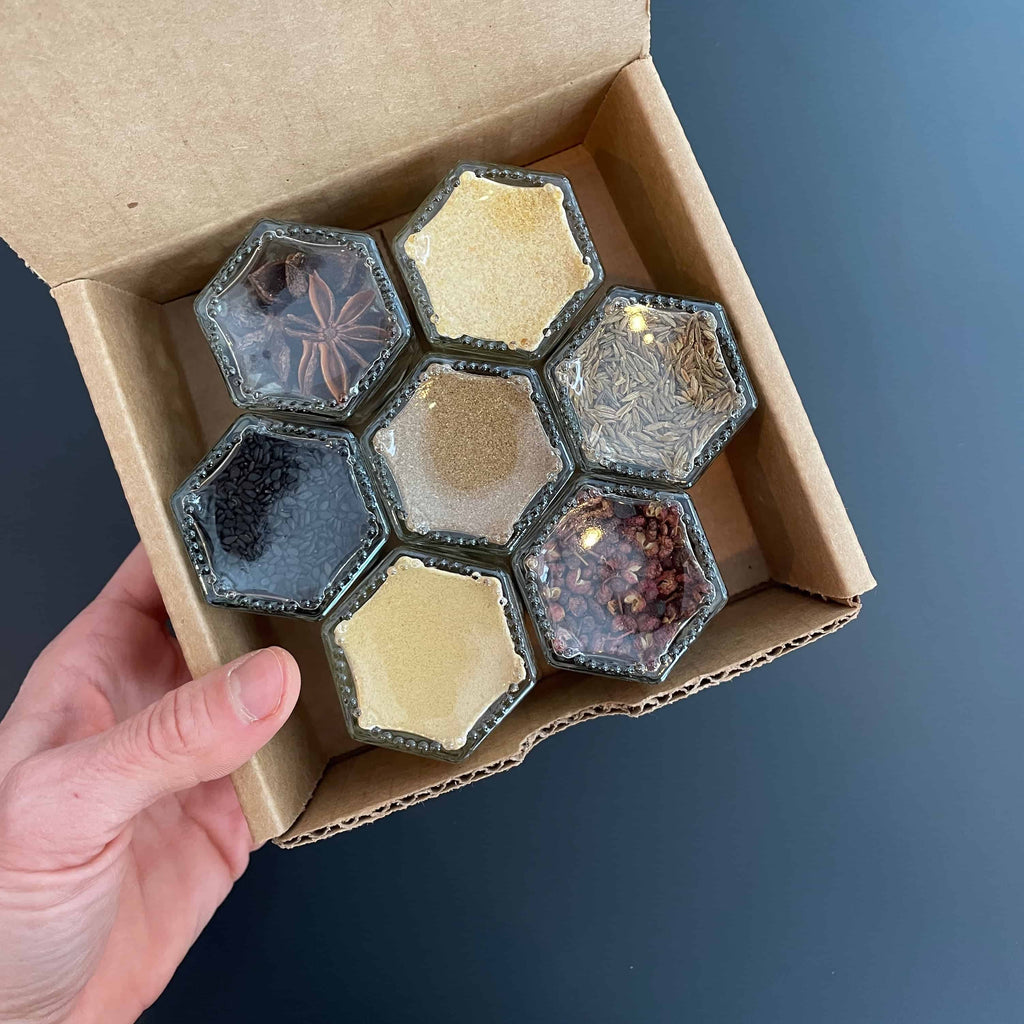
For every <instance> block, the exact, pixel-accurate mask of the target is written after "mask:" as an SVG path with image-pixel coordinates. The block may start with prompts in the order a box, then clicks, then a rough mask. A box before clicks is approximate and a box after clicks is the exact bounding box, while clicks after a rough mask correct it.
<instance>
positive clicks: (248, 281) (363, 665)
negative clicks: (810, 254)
mask: <svg viewBox="0 0 1024 1024" xmlns="http://www.w3.org/2000/svg"><path fill="white" fill-rule="evenodd" d="M394 252H395V256H396V260H397V263H398V266H399V267H400V268H401V270H402V273H403V274H404V276H405V282H406V284H407V286H408V287H409V291H410V294H411V296H412V299H413V305H414V308H415V310H416V314H417V316H418V318H419V321H420V326H421V327H422V329H423V332H424V337H425V346H423V347H425V348H426V349H427V350H428V351H427V353H426V354H425V355H424V356H423V358H422V359H421V360H420V361H419V362H418V363H417V365H415V366H414V367H413V369H412V370H411V371H410V372H408V373H407V374H406V375H405V377H404V379H403V378H402V364H401V363H400V362H396V361H395V356H396V355H397V353H398V352H399V351H400V350H401V349H402V348H403V347H404V346H406V345H407V344H408V343H409V341H410V337H411V331H410V328H409V320H408V318H407V317H406V314H405V312H404V310H403V308H402V304H401V300H400V299H399V297H398V292H397V289H396V287H395V284H394V283H393V282H392V280H391V279H390V277H389V275H388V271H387V268H386V266H385V265H384V263H383V261H382V259H381V256H380V251H379V250H378V248H377V246H376V244H375V242H374V241H373V239H372V238H371V237H370V236H368V235H363V234H360V233H358V232H352V231H342V230H338V229H333V228H317V227H309V226H305V225H301V224H292V223H284V222H274V221H263V222H261V223H259V224H257V225H256V227H255V228H254V229H253V230H252V231H251V232H250V233H249V235H248V237H247V238H246V239H245V241H244V242H243V243H242V245H241V246H240V247H239V248H238V249H237V250H236V251H235V253H234V254H233V255H232V256H231V258H230V259H229V260H228V262H227V263H226V264H225V266H224V267H223V268H222V270H221V271H220V273H219V274H217V276H216V277H215V278H214V280H213V281H212V282H211V283H210V284H209V285H208V286H207V287H206V288H205V289H203V291H202V292H200V294H199V296H198V297H197V299H196V303H195V309H196V314H197V316H198V319H199V322H200V325H201V326H202V328H203V331H204V334H205V335H206V338H207V340H208V341H209V343H210V346H211V348H212V349H213V351H214V353H215V355H216V357H217V360H218V363H219V365H220V366H221V369H222V371H223V373H224V377H225V380H226V382H227V384H228V386H229V389H230V392H231V397H232V399H233V400H234V401H235V402H236V404H239V405H242V406H244V407H247V408H251V409H273V410H276V411H277V412H278V413H281V412H290V413H292V414H293V415H296V416H299V417H305V419H303V418H300V419H297V420H296V421H295V422H288V421H285V420H272V419H269V418H267V417H265V416H261V415H256V414H255V413H248V414H246V415H243V416H242V417H240V418H239V419H238V420H237V421H236V423H235V424H234V425H233V426H232V427H231V428H230V430H229V431H228V432H227V434H226V435H225V436H224V437H223V438H222V439H221V440H220V442H218V444H217V445H216V446H215V447H214V448H213V450H212V451H211V452H210V453H209V454H208V456H207V457H206V458H205V459H204V460H203V462H202V463H201V464H200V466H199V467H197V469H196V470H195V471H194V472H193V473H192V475H191V476H190V477H189V478H188V479H187V480H186V481H185V482H184V483H183V484H182V485H181V487H180V488H179V489H178V490H177V491H176V492H175V494H174V496H173V499H172V505H173V508H174V513H175V516H176V519H177V521H178V524H179V528H180V530H181V532H182V537H183V539H184V541H185V545H186V549H187V551H188V554H189V557H190V559H191V561H192V564H193V567H194V569H195V571H196V574H197V577H198V579H199V582H200V585H201V587H202V589H203V593H204V595H205V597H206V598H207V600H209V601H210V602H212V603H216V604H225V605H230V606H233V607H238V608H244V609H247V610H250V611H256V612H264V613H271V614H282V615H294V616H301V617H309V618H320V617H322V616H323V615H325V614H326V615H327V616H328V617H327V620H326V623H325V625H324V627H323V643H324V648H325V651H326V655H327V659H328V662H329V663H330V667H331V671H332V673H333V675H334V678H335V682H336V685H337V688H338V695H339V699H340V701H341V706H342V711H343V714H344V717H345V723H346V726H347V728H348V730H349V732H350V734H351V735H352V737H353V738H354V739H356V740H359V741H361V742H364V743H370V744H375V745H379V746H385V747H391V748H393V749H396V750H401V751H403V752H407V753H412V754H418V755H423V756H427V757H432V758H436V759H440V760H449V761H458V760H462V759H464V758H465V757H467V756H468V755H469V754H470V753H472V751H473V750H475V749H476V747H477V746H478V745H479V743H480V742H481V741H482V740H483V739H484V737H485V736H486V735H487V734H488V733H489V732H490V731H491V730H493V729H494V728H495V727H496V726H497V725H498V724H499V723H500V722H501V721H502V719H503V718H504V717H505V716H506V715H507V714H508V713H509V711H511V709H512V708H513V707H514V706H515V705H516V704H517V703H518V702H519V701H520V700H521V699H522V698H523V697H524V696H525V695H526V693H527V691H529V690H530V688H531V687H532V685H533V682H534V680H535V671H534V668H533V656H532V653H531V651H530V645H529V642H528V641H527V639H526V633H525V629H524V625H523V621H522V617H521V613H520V610H519V597H518V596H517V587H518V593H521V595H522V597H523V599H524V601H525V605H526V608H527V609H528V613H529V615H530V617H531V621H532V625H533V629H534V632H535V634H536V636H537V638H538V640H539V643H540V647H541V653H542V655H543V658H544V661H545V662H546V663H547V664H548V665H550V666H552V667H555V668H567V669H575V670H579V671H585V672H588V673H601V674H605V675H609V676H612V677H621V678H626V679H629V680H635V681H641V682H655V683H656V682H659V681H661V680H663V679H664V678H665V676H666V675H667V674H668V673H669V671H670V670H671V668H672V666H673V665H674V664H675V662H676V661H677V660H678V658H679V657H680V656H681V655H682V654H683V652H684V651H685V650H686V649H687V648H688V647H689V646H690V645H691V644H692V643H693V642H694V641H695V640H696V639H697V636H698V634H699V633H700V631H701V629H702V628H703V627H704V626H705V625H706V624H707V622H708V621H709V620H710V618H711V617H712V616H713V615H714V614H715V613H716V612H718V611H719V610H720V609H721V607H722V606H723V605H724V604H725V602H726V591H725V585H724V583H723V582H722V577H721V574H720V572H719V570H718V567H717V565H716V564H715V560H714V556H713V555H712V553H711V549H710V546H709V545H708V542H707V538H706V536H705V534H704V531H703V529H702V527H701V524H700V522H699V520H698V519H697V514H696V512H695V510H694V508H693V505H692V503H691V502H690V500H689V498H688V497H687V495H686V494H685V493H683V492H682V491H679V490H675V491H671V490H666V491H659V490H651V489H648V488H645V487H641V486H638V485H637V484H635V483H631V482H630V480H629V479H628V478H630V477H639V478H642V479H649V480H656V481H663V482H667V483H670V484H673V485H675V486H676V487H679V486H683V487H685V486H688V485H689V484H691V483H692V482H693V481H694V480H695V479H696V478H697V476H698V475H699V474H700V472H701V471H702V470H703V469H704V468H705V467H706V466H707V465H708V463H709V462H710V460H711V459H712V458H713V457H714V455H715V454H716V453H717V452H718V451H719V450H720V449H721V447H722V445H724V444H725V442H726V441H727V440H728V439H729V438H730V437H731V436H732V434H733V433H735V431H736V430H737V429H738V428H739V427H740V425H741V424H742V423H743V422H744V421H745V420H746V418H747V417H748V416H749V415H750V413H751V412H752V411H753V409H754V405H755V399H754V394H753V391H752V389H751V386H750V383H749V380H748V378H747V375H746V372H745V370H744V368H743V365H742V362H741V360H740V357H739V353H738V350H737V347H736V344H735V340H734V338H733V336H732V332H731V330H730V328H729V325H728V321H727V319H726V315H725V311H724V310H723V309H722V307H721V306H719V305H717V304H713V303H706V302H700V301H696V300H691V299H683V298H679V297H677V296H670V295H660V294H653V293H648V292H645V291H643V290H639V289H631V288H628V287H624V286H621V285H616V286H615V287H613V288H612V289H611V290H610V291H609V292H608V293H607V295H605V296H604V297H603V298H602V299H600V301H598V302H597V304H596V307H595V309H594V311H593V312H592V313H591V315H590V316H589V317H588V318H586V319H585V320H584V321H583V322H582V323H581V324H580V325H579V326H577V327H575V329H573V324H574V322H575V321H574V315H575V314H577V313H580V311H581V310H582V309H583V307H584V305H585V303H586V300H587V298H588V297H589V296H590V295H592V294H593V293H594V291H595V290H596V289H597V287H598V286H599V285H600V284H601V281H602V276H603V271H602V267H601V262H600V259H599V257H598V255H597V252H596V249H595V247H594V244H593V242H592V240H591V238H590V233H589V231H588V229H587V225H586V223H585V221H584V219H583V216H582V214H581V213H580V210H579V207H578V205H577V203H576V200H575V197H574V194H573V191H572V186H571V184H570V182H569V180H568V179H567V178H566V177H564V176H561V175H552V174H542V173H537V172H530V171H526V170H523V169H521V168H512V167H505V166H498V165H485V164H460V165H458V166H457V167H456V168H455V169H454V170H453V171H451V173H450V174H448V176H447V177H446V178H445V179H444V181H443V182H442V183H441V185H440V186H438V188H437V189H436V190H435V191H434V193H432V195H431V196H430V197H429V198H428V199H427V201H426V202H425V203H424V205H423V206H422V207H420V209H419V210H418V211H417V212H416V213H415V214H414V215H413V216H412V218H411V219H410V221H409V222H408V223H407V224H406V226H405V227H404V228H403V229H402V230H401V231H400V232H399V233H398V235H397V237H396V239H395V242H394ZM563 337H564V338H565V340H564V342H563V343H562V344H561V345H559V341H560V340H561V339H562V338H563ZM452 343H455V344H462V345H465V344H470V345H473V346H476V347H478V348H484V349H487V350H488V351H487V359H486V360H483V359H466V358H459V357H456V356H453V355H445V354H444V351H445V350H446V349H448V348H450V347H451V345H452ZM555 346H558V347H557V348H555ZM415 347H417V348H418V347H420V345H419V342H417V343H415ZM433 347H437V348H438V349H439V350H440V351H438V352H430V351H429V350H430V349H431V348H433ZM502 350H503V351H504V359H503V356H502ZM552 350H553V354H549V353H552ZM545 356H547V358H546V359H545ZM538 361H539V362H540V363H541V366H542V369H543V377H542V375H541V373H540V372H538V370H537V369H535V368H534V367H533V366H531V365H528V363H529V362H538ZM392 364H394V365H392ZM389 370H393V371H394V372H393V373H390V374H389ZM396 376H397V382H396V381H395V380H392V379H391V378H392V377H396ZM545 380H546V382H547V383H546V384H545ZM375 387H376V390H375ZM375 394H376V395H377V400H376V403H375V399H374V396H375ZM357 401H358V402H359V406H360V413H361V414H362V413H367V414H368V415H370V416H372V418H371V419H370V420H369V422H366V416H362V423H363V425H362V427H361V429H360V434H361V438H360V441H357V439H356V436H355V435H354V434H352V433H350V432H349V431H348V430H344V429H341V428H340V427H338V426H336V425H335V426H332V421H335V422H336V421H340V420H346V421H349V420H353V415H354V414H353V407H354V406H355V405H356V402H357ZM375 404H376V407H377V408H376V414H374V412H375ZM314 417H315V419H314ZM314 422H315V423H316V424H317V425H312V424H313V423H314ZM563 433H568V435H569V436H570V438H571V439H572V449H571V450H570V447H569V446H567V444H566V442H565V441H564V440H563ZM577 467H583V468H588V469H599V470H602V471H604V472H605V473H611V474H613V475H612V476H608V477H593V478H585V479H583V478H581V475H580V472H579V471H578V468H577ZM371 478H372V480H371ZM378 495H379V498H378ZM383 509H386V512H384V511H383ZM389 522H390V524H391V526H393V528H394V530H395V532H396V535H397V536H398V537H400V538H401V539H403V540H404V541H406V542H407V543H408V544H409V545H411V546H409V547H407V548H402V549H399V550H398V551H391V552H389V553H387V554H385V555H384V556H383V561H382V563H381V564H380V565H379V566H377V567H376V568H375V569H374V570H372V571H370V572H369V573H368V576H367V579H366V580H365V581H364V582H362V583H361V584H360V583H359V580H360V577H361V574H362V573H363V571H364V570H367V569H368V568H369V566H370V563H371V562H372V560H373V556H374V555H375V554H376V553H377V552H378V551H379V550H380V549H381V547H382V546H383V545H384V544H385V543H386V540H387V536H388V532H389V528H388V523H389ZM459 548H462V549H471V550H475V551H476V552H477V554H476V556H475V558H476V560H475V561H462V560H460V559H459V558H457V557H455V554H454V552H455V551H456V550H457V549H459ZM513 572H514V579H515V582H513Z"/></svg>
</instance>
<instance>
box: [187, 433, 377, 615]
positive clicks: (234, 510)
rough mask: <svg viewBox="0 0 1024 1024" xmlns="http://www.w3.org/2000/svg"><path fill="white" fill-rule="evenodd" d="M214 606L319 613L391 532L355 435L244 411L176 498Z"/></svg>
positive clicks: (206, 594)
mask: <svg viewBox="0 0 1024 1024" xmlns="http://www.w3.org/2000/svg"><path fill="white" fill-rule="evenodd" d="M171 509H172V511H173V512H174V516H175V519H176V520H177V523H178V528H179V530H180V531H181V536H182V540H183V541H184V543H185V549H186V551H187V552H188V556H189V560H190V561H191V563H192V567H193V569H194V570H195V573H196V576H197V577H198V579H199V585H200V587H201V588H202V591H203V596H204V597H205V598H206V600H207V601H208V602H209V603H210V604H217V605H227V606H229V607H232V608H243V609H246V610H247V611H253V612H264V613H269V614H276V615H292V616H296V617H298V618H306V619H318V618H320V617H321V616H322V615H323V614H324V612H326V611H327V609H328V607H329V606H330V605H331V603H332V602H333V601H334V599H335V598H337V597H338V596H340V595H341V594H342V593H343V592H344V591H345V590H346V589H347V588H348V586H349V584H351V583H352V582H353V580H354V579H355V578H356V577H357V576H358V575H359V573H360V572H361V571H362V570H363V569H364V568H365V567H366V565H367V563H368V562H369V561H370V560H371V559H372V558H373V556H374V555H375V554H376V553H377V552H378V551H379V550H380V548H381V547H382V546H383V544H384V542H385V540H386V539H387V536H388V528H387V520H386V518H385V516H384V513H383V511H382V510H381V507H380V505H379V504H378V502H377V498H376V496H375V494H374V492H373V488H372V486H371V483H370V478H369V476H368V474H367V471H366V467H365V465H364V463H363V459H362V455H361V454H360V451H359V445H358V442H357V441H356V438H355V437H354V435H352V434H351V433H350V432H349V431H347V430H342V429H341V428H333V429H328V428H326V427H312V426H304V425H301V424H296V423H284V422H281V421H278V420H272V419H268V418H266V417H263V416H255V415H245V416H240V417H239V418H238V419H237V420H236V421H235V422H234V424H233V425H232V427H231V428H230V429H229V430H228V432H227V433H226V434H225V435H224V436H223V437H222V438H221V439H220V441H218V442H217V444H216V445H215V446H214V447H213V448H212V449H211V450H210V452H209V453H208V454H207V456H206V458H205V459H203V461H202V462H201V463H200V464H199V465H198V466H197V467H196V468H195V470H194V471H193V472H192V474H191V475H190V476H189V477H188V479H186V480H185V481H184V482H183V483H182V484H181V486H180V487H179V488H178V489H177V490H176V491H175V492H174V495H173V497H172V498H171Z"/></svg>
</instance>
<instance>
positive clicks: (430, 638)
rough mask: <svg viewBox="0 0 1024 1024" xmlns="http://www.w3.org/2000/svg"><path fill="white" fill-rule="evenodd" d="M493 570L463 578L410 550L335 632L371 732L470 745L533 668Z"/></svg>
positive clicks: (363, 722)
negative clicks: (488, 715) (474, 732)
mask: <svg viewBox="0 0 1024 1024" xmlns="http://www.w3.org/2000/svg"><path fill="white" fill-rule="evenodd" d="M505 600H506V599H505V594H504V590H503V588H502V584H501V581H500V580H499V579H496V578H495V577H493V576H483V575H481V576H463V575H461V574H459V573H454V572H448V571H446V570H443V569H435V568H433V567H432V566H428V565H425V564H424V563H423V562H422V561H421V560H420V559H418V558H410V557H408V556H403V557H401V558H399V559H398V560H397V561H396V562H395V564H394V566H392V567H391V569H390V570H389V572H388V576H387V579H386V580H385V581H384V582H383V583H382V584H381V586H380V587H379V588H378V590H377V592H376V593H375V594H374V595H373V596H372V597H371V598H370V599H369V600H368V601H367V602H366V604H364V605H363V606H362V607H361V608H360V609H359V610H358V611H357V612H356V613H355V614H354V615H353V616H352V617H351V618H350V619H348V620H347V621H344V622H340V623H339V624H338V625H337V626H336V627H335V630H334V638H335V640H336V642H337V643H338V645H339V646H340V647H341V648H342V650H343V651H344V653H345V658H346V660H347V661H348V664H349V668H350V670H351V673H352V679H353V683H354V685H355V691H356V701H357V703H358V706H359V724H360V726H362V727H363V728H364V729H372V728H375V727H379V728H381V729H394V730H401V731H403V732H408V733H412V734H413V735H415V736H422V737H423V738H424V739H428V740H435V741H436V742H438V743H440V744H441V746H442V747H444V749H445V750H457V749H459V748H460V747H462V746H464V745H465V743H466V740H467V735H468V733H469V731H470V730H471V729H472V728H473V726H474V725H475V724H476V723H477V722H478V721H479V720H480V718H481V717H482V716H483V714H484V712H485V711H486V710H487V709H488V708H489V707H490V706H491V704H493V703H494V701H496V700H497V699H498V698H499V697H501V696H502V694H504V693H506V692H507V691H508V689H509V687H511V686H513V685H515V684H518V683H521V682H523V680H524V679H525V678H526V665H525V663H524V661H523V659H522V657H521V656H520V655H519V654H518V653H517V652H516V649H515V645H514V644H513V642H512V635H511V633H510V631H509V628H508V622H507V620H506V618H505V612H504V604H505Z"/></svg>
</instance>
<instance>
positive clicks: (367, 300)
mask: <svg viewBox="0 0 1024 1024" xmlns="http://www.w3.org/2000/svg"><path fill="white" fill-rule="evenodd" d="M308 298H309V304H310V306H311V307H312V310H313V316H312V317H308V316H307V317H301V316H296V315H295V314H294V313H287V314H285V318H284V319H285V327H284V330H285V333H286V334H288V335H289V336H291V337H293V338H298V339H299V340H300V341H301V342H302V356H301V358H300V359H299V369H298V377H299V390H300V391H301V392H302V393H303V394H306V395H312V394H313V393H314V391H315V389H316V386H317V377H318V376H319V377H321V378H322V379H323V382H324V384H325V385H326V386H327V389H328V391H330V393H331V394H332V395H333V396H334V397H335V399H337V401H339V402H341V401H344V399H345V396H346V395H347V394H348V389H349V378H350V375H351V374H352V371H354V370H356V369H358V368H359V367H364V368H365V367H367V366H369V365H370V361H371V358H372V356H370V354H369V353H366V354H364V353H363V352H361V351H360V350H359V348H358V346H376V347H378V348H379V347H381V346H382V345H383V343H384V341H385V339H386V333H385V327H384V324H383V321H382V318H381V317H377V318H372V319H365V320H364V319H363V317H364V314H365V313H366V312H367V310H369V309H370V307H371V306H372V305H373V301H374V298H375V295H374V292H373V291H372V290H371V289H369V288H364V289H363V290H362V291H358V292H356V293H355V294H354V295H352V296H350V297H349V298H348V299H347V300H346V301H345V302H344V303H343V304H342V305H341V306H340V307H339V306H338V304H337V301H336V299H335V295H334V292H333V291H332V290H331V287H330V286H329V285H328V284H327V282H326V281H324V279H323V278H322V277H321V276H320V274H319V273H317V271H315V270H311V271H310V272H309V275H308Z"/></svg>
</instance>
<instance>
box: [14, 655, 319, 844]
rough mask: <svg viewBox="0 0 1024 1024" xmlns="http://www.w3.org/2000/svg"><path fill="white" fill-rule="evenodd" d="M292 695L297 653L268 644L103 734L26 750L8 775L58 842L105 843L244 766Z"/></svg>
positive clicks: (296, 689) (295, 684)
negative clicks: (179, 796)
mask: <svg viewBox="0 0 1024 1024" xmlns="http://www.w3.org/2000/svg"><path fill="white" fill-rule="evenodd" d="M298 695H299V668H298V665H296V663H295V659H294V658H293V657H292V656H291V655H290V654H289V653H288V652H287V651H285V650H282V649H281V648H279V647H268V648H266V649H265V650H261V651H256V652H254V653H250V654H247V655H245V656H243V657H241V658H239V659H237V660H236V661H233V662H229V663H228V664H227V665H224V666H222V667H221V668H218V669H215V670H214V671H213V672H211V673H209V674H208V675H205V676H203V677H202V678H201V679H196V680H194V681H192V682H189V683H185V684H184V685H182V686H179V687H178V688H177V689H174V690H171V691H170V692H169V693H166V694H165V695H164V696H163V697H161V699H160V700H158V701H156V702H155V703H154V704H151V705H149V707H147V708H144V709H143V710H142V711H140V712H139V713H138V714H136V715H133V716H132V717H131V718H128V719H126V720H125V721H123V722H120V723H119V724H118V725H116V726H114V727H113V728H112V729H108V730H107V731H106V732H103V733H99V734H98V735H96V736H91V737H89V738H88V739H85V740H80V741H79V742H77V743H72V744H69V745H68V746H65V747H58V748H56V749H54V750H50V751H46V752H45V753H43V754H38V755H36V756H34V757H31V758H29V759H28V760H27V761H24V762H22V764H21V765H19V766H18V768H16V769H15V770H14V772H12V776H21V775H23V776H24V777H23V778H18V779H14V778H11V777H9V778H8V780H7V781H8V782H14V781H18V782H21V783H22V785H21V786H18V787H17V788H18V789H20V790H21V792H22V793H23V794H24V795H25V796H28V797H29V798H32V797H34V798H35V801H36V806H35V808H34V814H32V815H30V816H31V817H33V818H34V819H35V820H36V821H37V822H39V823H40V824H42V823H43V822H42V821H40V819H41V818H42V819H44V820H49V821H50V823H51V824H52V825H53V827H54V828H55V829H57V830H59V836H60V839H59V840H57V842H58V843H59V845H61V846H64V847H65V848H67V847H68V846H77V845H83V846H91V845H93V844H96V845H103V844H105V843H106V842H109V841H110V839H112V838H113V836H114V835H116V834H117V833H118V832H119V831H120V830H121V829H122V828H123V827H124V826H125V825H126V824H127V823H128V822H129V821H130V820H131V819H132V818H133V817H134V816H135V815H136V814H138V813H139V812H140V811H142V810H144V809H145V808H146V807H148V806H149V805H150V804H151V803H153V802H154V801H156V800H158V799H160V797H162V796H166V795H167V794H169V793H174V792H177V791H178V790H182V789H188V788H190V787H192V786H195V785H197V784H198V783H200V782H208V781H210V780H212V779H218V778H220V777H221V776H224V775H227V774H228V773H229V772H232V771H234V770H235V769H236V768H239V767H241V766H242V765H243V764H244V763H245V762H246V761H247V760H248V759H249V758H250V757H251V756H252V755H253V754H254V753H256V751H257V750H259V749H260V747H262V746H263V745H264V744H265V743H266V742H267V740H269V739H270V738H271V737H272V736H273V735H274V733H276V732H277V730H278V729H279V728H280V727H281V726H282V725H283V724H284V722H285V720H286V719H287V718H288V715H289V714H290V713H291V711H292V708H293V707H294V706H295V702H296V700H297V699H298ZM19 769H22V770H23V771H19ZM40 797H42V799H43V801H44V802H45V803H49V804H50V807H49V810H50V811H51V812H52V813H46V812H45V810H44V808H42V807H40V806H39V804H38V801H39V799H40ZM7 809H8V810H9V809H10V808H9V807H8V808H7ZM43 831H49V830H48V829H47V828H46V827H45V825H44V829H43ZM39 838H43V837H41V836H40V837H39ZM53 838H54V839H56V838H57V837H56V836H55V837H53ZM76 840H77V842H76ZM46 845H48V844H46Z"/></svg>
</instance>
